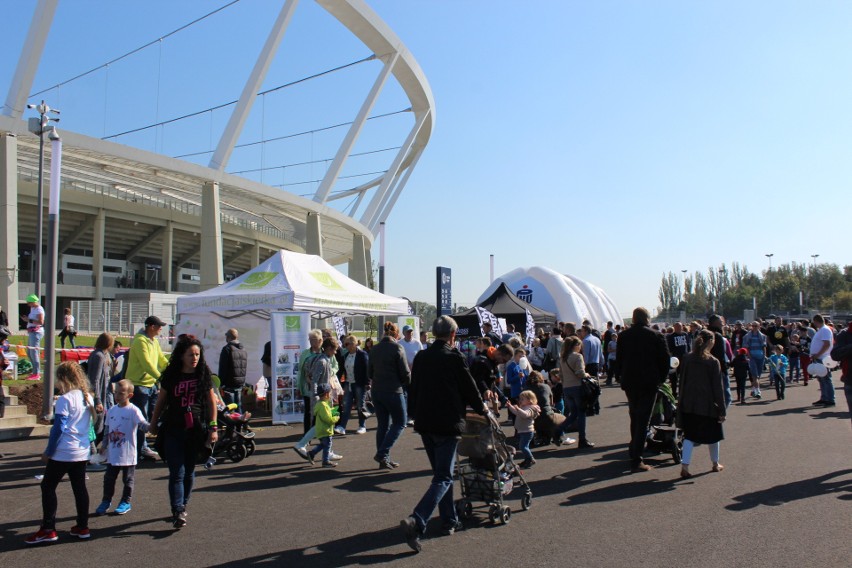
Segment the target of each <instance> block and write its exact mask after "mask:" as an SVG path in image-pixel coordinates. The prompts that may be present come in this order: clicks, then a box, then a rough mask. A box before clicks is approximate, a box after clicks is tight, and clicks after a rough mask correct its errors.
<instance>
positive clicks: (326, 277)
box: [308, 272, 343, 290]
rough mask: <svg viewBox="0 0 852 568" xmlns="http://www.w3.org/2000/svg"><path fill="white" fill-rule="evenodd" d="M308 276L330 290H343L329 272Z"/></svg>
mask: <svg viewBox="0 0 852 568" xmlns="http://www.w3.org/2000/svg"><path fill="white" fill-rule="evenodd" d="M308 274H310V275H311V276H313V277H314V279H315V280H316V281H317V282H319V283H320V284H322V285H323V286H324V287H325V288H328V289H329V290H343V286H341V285H340V284H338V283H337V282H336V281H335V280H334V278H332V277H331V274H329V273H328V272H309V273H308Z"/></svg>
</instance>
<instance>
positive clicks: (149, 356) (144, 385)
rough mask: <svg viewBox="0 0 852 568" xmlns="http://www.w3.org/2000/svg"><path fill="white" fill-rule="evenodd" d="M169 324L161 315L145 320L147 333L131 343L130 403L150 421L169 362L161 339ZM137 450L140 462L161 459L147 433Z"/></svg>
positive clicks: (127, 374) (140, 435) (140, 434)
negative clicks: (159, 384) (153, 402)
mask: <svg viewBox="0 0 852 568" xmlns="http://www.w3.org/2000/svg"><path fill="white" fill-rule="evenodd" d="M164 325H166V322H164V321H163V320H161V319H160V318H158V317H157V316H148V318H147V319H146V320H145V330H144V331H142V332H139V333H138V334H136V337H134V338H133V342H132V343H131V344H130V352H129V353H128V354H127V355H126V357H127V358H128V362H127V371H126V372H125V377H124V378H126V379H127V380H129V381H130V382H132V383H133V398H131V399H130V402H132V403H133V404H135V405H136V406H137V407H139V410H141V411H142V415H143V416H144V417H145V419H146V420H147V419H148V405H149V403H150V402H151V401H154V400H156V398H157V387H156V385H157V381H159V379H160V373H162V372H163V371H164V370H165V368H166V365H168V364H169V360H168V359H167V358H166V356H165V355H163V350H162V349H161V348H160V342H159V341H158V340H157V336H159V335H160V330H161V329H162V328H163V326H164ZM136 442H137V443H136V447H137V448H139V459H140V460H141V459H143V458H148V459H154V460H156V459H159V457H160V456H158V455H157V452H155V451H154V450H152V449H151V448H149V447H148V443H147V442H146V441H145V432H143V431H142V430H139V432H138V433H137V440H136Z"/></svg>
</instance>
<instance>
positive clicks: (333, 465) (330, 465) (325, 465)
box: [322, 461, 337, 467]
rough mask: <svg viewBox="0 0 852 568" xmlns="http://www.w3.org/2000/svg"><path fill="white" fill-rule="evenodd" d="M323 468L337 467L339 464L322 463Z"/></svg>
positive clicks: (331, 462)
mask: <svg viewBox="0 0 852 568" xmlns="http://www.w3.org/2000/svg"><path fill="white" fill-rule="evenodd" d="M322 466H323V467H337V464H336V463H334V462H333V461H327V462H322Z"/></svg>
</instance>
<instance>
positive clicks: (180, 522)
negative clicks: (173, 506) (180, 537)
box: [172, 511, 186, 529]
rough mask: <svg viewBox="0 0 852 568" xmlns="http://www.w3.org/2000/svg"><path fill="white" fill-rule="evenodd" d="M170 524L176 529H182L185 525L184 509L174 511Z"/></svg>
mask: <svg viewBox="0 0 852 568" xmlns="http://www.w3.org/2000/svg"><path fill="white" fill-rule="evenodd" d="M172 526H173V527H174V528H176V529H182V528H183V527H185V526H186V511H178V512H177V513H175V515H174V520H173V521H172Z"/></svg>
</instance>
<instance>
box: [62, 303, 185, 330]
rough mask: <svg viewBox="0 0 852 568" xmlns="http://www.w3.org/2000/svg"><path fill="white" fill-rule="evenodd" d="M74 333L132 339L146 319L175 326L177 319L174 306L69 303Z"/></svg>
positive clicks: (157, 304)
mask: <svg viewBox="0 0 852 568" xmlns="http://www.w3.org/2000/svg"><path fill="white" fill-rule="evenodd" d="M71 314H72V315H73V316H74V320H75V324H76V326H77V332H78V333H82V334H86V335H93V334H99V333H103V332H108V333H112V334H115V335H131V336H132V335H134V334H135V333H136V332H137V331H138V330H139V329H140V328H141V327H144V323H145V318H147V317H148V316H150V315H155V316H158V317H159V318H161V319H163V320H165V321H166V322H167V323H174V322H175V319H176V316H177V306H176V305H175V304H159V303H155V302H125V301H120V300H106V301H102V302H98V301H95V300H82V301H72V302H71Z"/></svg>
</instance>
